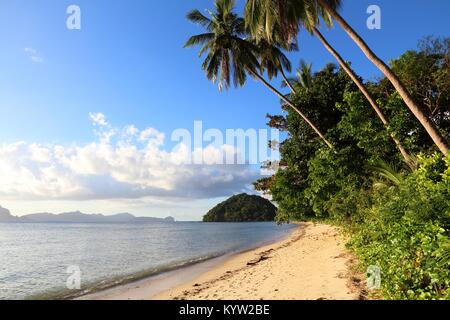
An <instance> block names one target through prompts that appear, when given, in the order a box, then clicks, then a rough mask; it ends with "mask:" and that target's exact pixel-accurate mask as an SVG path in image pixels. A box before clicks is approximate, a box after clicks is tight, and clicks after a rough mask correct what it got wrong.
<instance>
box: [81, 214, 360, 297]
mask: <svg viewBox="0 0 450 320" xmlns="http://www.w3.org/2000/svg"><path fill="white" fill-rule="evenodd" d="M354 263H355V260H354V257H353V256H352V255H351V254H350V253H349V252H348V251H347V250H346V249H345V239H344V238H343V237H342V236H341V235H340V234H339V232H338V231H337V230H336V229H335V227H332V226H329V225H324V224H313V223H302V224H300V225H299V227H298V228H297V229H296V230H295V231H294V232H293V233H292V234H291V236H290V237H289V238H288V239H285V240H283V241H280V242H277V243H274V244H271V245H266V246H263V247H260V248H258V249H255V250H250V251H247V252H243V253H240V254H236V255H232V256H229V257H221V258H218V259H215V260H213V261H209V262H207V263H203V264H201V265H199V266H196V267H192V268H186V269H181V270H176V271H173V272H170V273H166V274H163V275H160V276H157V277H153V278H150V279H146V280H142V281H139V282H137V283H133V284H128V285H126V286H121V287H117V288H113V289H110V290H107V291H105V292H100V293H97V294H94V295H90V296H86V297H84V299H99V300H208V299H210V300H357V299H364V298H365V289H364V286H363V284H364V281H363V279H362V277H361V275H358V274H356V273H355V272H354V271H353V269H354V268H353V266H354Z"/></svg>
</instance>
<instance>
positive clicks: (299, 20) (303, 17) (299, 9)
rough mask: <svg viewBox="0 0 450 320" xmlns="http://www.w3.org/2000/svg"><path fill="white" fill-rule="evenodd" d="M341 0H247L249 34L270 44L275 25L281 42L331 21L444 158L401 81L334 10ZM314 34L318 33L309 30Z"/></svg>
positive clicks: (441, 141) (442, 144)
mask: <svg viewBox="0 0 450 320" xmlns="http://www.w3.org/2000/svg"><path fill="white" fill-rule="evenodd" d="M340 4H341V0H247V6H246V21H247V24H248V25H249V27H250V29H251V31H252V34H257V37H259V38H260V37H265V38H266V39H268V40H269V41H270V40H271V38H272V37H271V30H272V29H273V27H274V26H275V25H277V24H278V25H279V26H280V28H281V29H282V31H283V32H282V34H283V35H284V36H285V39H291V38H293V37H296V36H297V33H298V31H299V25H300V24H303V25H310V26H311V25H312V26H314V28H315V27H316V26H318V21H319V19H318V18H319V17H322V18H323V20H324V21H325V23H327V24H331V21H332V18H334V19H335V20H336V21H337V22H338V23H339V25H340V26H341V27H342V28H343V29H344V30H345V32H346V33H347V34H348V35H349V36H350V37H351V38H352V39H353V41H355V43H356V44H357V45H358V46H359V47H360V48H361V50H362V51H363V52H364V54H365V55H366V56H367V58H368V59H369V60H370V61H371V62H372V63H374V64H375V66H377V67H378V68H379V69H380V70H381V72H382V73H383V74H384V75H385V76H386V78H387V79H388V80H389V81H390V82H391V83H392V84H393V86H394V88H395V89H396V90H397V92H398V93H399V94H400V96H401V97H402V99H403V100H404V102H405V104H406V105H407V107H408V108H409V109H410V111H411V112H412V113H413V115H414V116H415V117H416V118H417V119H418V120H419V122H420V123H421V124H422V126H423V127H424V128H425V130H426V131H427V133H428V134H429V136H430V137H431V138H432V140H433V141H434V143H435V144H436V146H437V147H438V148H439V150H440V151H441V152H442V153H443V154H444V155H446V154H447V153H448V152H449V150H450V146H449V144H448V142H447V141H446V139H445V138H444V137H443V135H442V134H441V133H440V132H439V130H438V129H437V127H436V126H435V125H434V123H433V122H432V121H431V120H430V119H429V117H427V115H426V114H425V113H424V112H423V111H422V110H423V109H422V108H421V107H420V106H419V105H418V104H417V103H416V102H415V101H414V99H413V98H412V96H411V94H410V93H409V92H408V90H407V89H406V87H405V85H404V84H403V83H402V81H401V80H400V79H399V78H398V77H397V76H396V75H395V74H394V72H393V71H392V70H391V69H390V68H389V66H388V65H387V64H386V63H385V62H383V61H382V60H381V59H380V58H379V57H378V56H377V55H376V54H375V53H374V52H373V51H372V50H371V48H370V47H369V46H368V45H367V44H366V43H365V42H364V40H363V39H362V38H361V37H360V36H359V35H358V33H357V32H356V31H355V30H354V29H353V28H352V27H351V26H350V25H349V24H348V23H347V22H346V21H345V19H343V18H342V17H341V16H340V15H339V13H338V9H339V7H340ZM313 31H314V33H316V32H317V31H318V30H317V29H316V28H315V30H313Z"/></svg>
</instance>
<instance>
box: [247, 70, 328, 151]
mask: <svg viewBox="0 0 450 320" xmlns="http://www.w3.org/2000/svg"><path fill="white" fill-rule="evenodd" d="M248 72H249V73H250V74H251V75H253V76H254V77H255V78H257V79H258V80H259V81H261V82H262V83H263V84H264V85H265V86H266V87H267V88H269V90H270V91H272V92H273V93H275V94H276V95H277V96H278V97H279V98H280V99H281V100H283V101H284V102H285V103H286V104H287V105H288V106H289V107H291V108H292V109H294V111H295V112H297V113H298V114H299V115H300V117H302V119H303V120H304V121H305V122H306V123H307V124H308V125H309V126H310V127H311V128H312V129H313V130H314V132H315V133H316V134H317V135H318V136H319V137H320V138H321V139H322V140H323V142H325V144H326V145H327V146H328V147H329V148H330V149H334V148H333V145H332V144H331V142H329V141H328V140H327V138H325V136H324V135H323V134H322V132H321V131H320V130H319V128H317V127H316V126H315V125H314V124H313V123H312V122H311V120H309V119H308V118H307V117H306V115H305V114H303V112H301V111H300V110H299V109H298V108H297V107H296V106H295V105H294V103H293V102H292V101H291V100H289V99H288V98H286V97H285V96H284V95H283V94H282V93H281V92H280V91H278V90H277V89H275V88H274V87H273V86H272V85H271V84H270V83H269V82H267V81H266V80H265V79H264V78H263V77H262V76H261V75H260V74H258V73H257V72H254V71H252V70H248Z"/></svg>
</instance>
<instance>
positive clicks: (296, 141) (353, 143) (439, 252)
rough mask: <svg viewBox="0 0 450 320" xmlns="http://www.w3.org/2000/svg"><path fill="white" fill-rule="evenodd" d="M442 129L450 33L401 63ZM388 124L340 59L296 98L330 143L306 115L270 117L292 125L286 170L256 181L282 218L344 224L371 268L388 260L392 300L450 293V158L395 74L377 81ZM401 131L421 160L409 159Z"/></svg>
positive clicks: (446, 122) (385, 285)
mask: <svg viewBox="0 0 450 320" xmlns="http://www.w3.org/2000/svg"><path fill="white" fill-rule="evenodd" d="M391 65H392V68H393V70H394V71H395V72H396V74H397V75H398V76H399V77H400V78H401V79H402V80H403V81H404V83H405V84H406V85H407V87H408V90H410V92H411V93H412V95H413V97H414V98H415V99H416V100H417V101H419V102H421V103H422V104H423V105H424V106H426V108H427V110H425V111H426V112H427V114H428V115H429V117H430V118H431V119H433V121H434V123H435V124H436V125H437V126H438V128H439V129H440V130H441V132H442V133H443V134H444V136H446V137H447V138H448V137H449V134H450V129H449V128H450V110H449V106H450V103H449V101H450V41H449V39H426V40H425V41H423V42H422V43H421V45H420V47H419V50H417V51H409V52H406V53H405V54H404V55H402V56H401V57H400V58H398V59H397V60H395V61H392V62H391ZM367 86H368V88H369V90H370V92H371V93H372V95H373V96H374V97H375V98H376V99H377V102H378V104H379V105H380V107H381V108H382V109H383V111H384V112H385V114H386V116H387V118H388V119H389V127H388V129H387V130H386V128H385V127H383V125H382V123H381V122H380V120H379V119H378V118H377V117H376V115H375V113H374V111H373V110H372V109H371V108H370V106H369V104H368V102H367V101H366V100H365V98H364V96H363V95H362V94H361V93H360V92H359V91H357V90H356V88H355V86H354V85H353V84H352V82H351V81H350V79H349V78H347V76H346V74H345V73H343V72H342V71H341V70H338V69H337V68H335V67H333V66H332V65H328V66H326V67H325V68H324V69H323V70H321V71H320V72H317V73H315V74H313V75H312V77H311V79H310V80H309V81H308V85H302V86H297V88H296V89H297V93H296V94H291V100H292V101H294V102H295V103H296V105H297V106H298V107H299V108H300V109H301V110H303V111H304V112H305V113H306V114H307V116H308V117H309V118H310V119H312V120H313V121H314V122H315V123H316V124H317V125H318V126H319V127H320V129H321V130H322V131H323V132H326V136H327V138H329V139H330V140H331V141H332V143H333V145H334V146H335V149H334V150H332V149H329V148H326V147H324V145H323V144H321V142H320V141H319V140H318V139H317V138H316V137H315V136H314V134H313V132H311V129H310V128H309V127H308V126H307V125H305V124H304V123H303V122H302V121H301V119H299V117H298V116H297V115H296V114H295V113H293V112H290V111H289V110H287V109H286V108H284V107H283V109H284V110H285V111H286V112H287V114H284V115H279V116H269V117H270V122H269V125H270V126H272V127H276V128H279V129H282V130H284V131H285V132H286V133H287V136H288V137H287V139H286V140H285V141H283V142H282V143H280V152H281V156H282V159H281V161H280V170H278V171H277V173H276V174H275V175H274V176H273V177H271V178H266V179H262V180H260V181H258V182H256V183H255V187H256V189H258V190H260V191H263V192H266V193H267V194H270V195H271V196H272V198H273V200H274V201H275V202H276V203H277V204H278V206H279V212H278V214H277V220H278V221H279V222H286V221H291V220H307V219H318V218H319V219H327V220H330V219H331V220H333V221H335V222H336V223H338V224H340V225H342V226H344V228H345V230H347V231H348V232H349V234H350V236H351V238H352V241H351V243H350V246H351V248H353V250H355V252H356V253H357V254H358V256H359V257H360V258H361V263H362V267H363V268H366V267H368V266H371V265H375V266H379V267H380V268H381V271H382V294H383V295H384V296H385V297H386V298H390V299H450V253H449V247H450V245H449V243H450V240H449V234H450V156H448V157H447V158H443V157H442V154H440V153H438V150H437V148H436V147H435V146H434V144H433V142H432V141H431V139H430V138H429V136H428V135H427V134H426V132H425V131H424V129H423V127H422V126H421V125H420V124H419V123H418V121H417V120H416V118H415V117H414V116H413V115H411V113H410V112H409V111H408V109H407V108H406V106H405V105H404V103H403V101H402V99H401V98H400V97H399V95H398V93H397V92H396V91H395V90H394V89H393V87H392V86H391V85H390V83H389V82H388V81H386V79H381V80H379V81H377V82H373V83H367ZM390 134H392V135H394V136H395V137H396V138H397V139H398V140H400V141H401V142H402V144H403V145H404V146H405V147H406V148H407V149H408V151H409V152H410V153H411V154H412V155H414V161H413V162H411V163H408V164H406V163H404V161H403V159H402V157H401V155H400V153H399V152H398V150H397V148H396V145H395V144H394V143H393V141H392V140H391V139H390V136H389V135H390Z"/></svg>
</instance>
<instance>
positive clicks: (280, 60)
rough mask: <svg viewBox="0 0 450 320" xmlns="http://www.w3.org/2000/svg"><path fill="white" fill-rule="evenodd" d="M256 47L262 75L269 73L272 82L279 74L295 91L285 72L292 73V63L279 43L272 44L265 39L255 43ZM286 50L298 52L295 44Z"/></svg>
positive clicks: (288, 46)
mask: <svg viewBox="0 0 450 320" xmlns="http://www.w3.org/2000/svg"><path fill="white" fill-rule="evenodd" d="M255 45H257V46H258V52H257V55H258V58H259V61H260V65H261V73H262V74H264V73H267V76H268V78H269V80H272V78H276V77H277V76H278V72H279V73H280V74H281V76H282V77H283V80H284V82H286V83H287V86H288V87H289V88H290V89H291V91H293V90H294V88H293V87H292V86H291V85H290V83H289V81H288V77H287V76H286V73H285V71H287V72H291V69H292V66H291V62H290V61H289V59H288V58H287V57H286V55H285V54H284V53H283V51H282V48H281V45H280V44H278V43H273V44H271V43H269V42H268V41H267V40H265V39H261V40H260V41H255ZM285 49H286V50H288V51H294V50H298V47H297V45H296V44H295V43H291V44H289V45H287V46H286V47H285Z"/></svg>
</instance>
